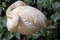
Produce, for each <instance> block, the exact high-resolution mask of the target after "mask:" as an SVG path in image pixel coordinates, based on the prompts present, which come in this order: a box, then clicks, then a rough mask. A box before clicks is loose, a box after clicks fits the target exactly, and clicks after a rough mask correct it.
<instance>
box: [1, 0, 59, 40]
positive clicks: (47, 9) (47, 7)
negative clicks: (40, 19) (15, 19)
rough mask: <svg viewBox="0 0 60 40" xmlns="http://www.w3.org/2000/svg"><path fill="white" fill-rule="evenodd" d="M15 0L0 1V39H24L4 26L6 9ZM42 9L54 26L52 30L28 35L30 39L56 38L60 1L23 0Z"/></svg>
mask: <svg viewBox="0 0 60 40" xmlns="http://www.w3.org/2000/svg"><path fill="white" fill-rule="evenodd" d="M15 1H17V0H1V1H0V40H25V39H24V36H23V35H20V34H19V33H12V32H8V30H7V27H6V9H7V8H8V7H9V5H11V4H12V3H13V2H15ZM23 1H24V2H25V3H26V4H28V5H31V6H34V7H36V8H37V9H39V10H40V11H42V12H43V13H44V14H45V15H46V17H47V18H48V19H49V20H50V21H51V22H52V24H53V25H54V26H55V29H54V30H52V31H51V30H40V31H39V32H36V33H35V34H32V35H31V36H29V39H30V40H57V31H56V29H57V26H58V25H57V24H59V23H60V21H59V20H60V2H58V1H56V0H35V1H36V2H35V1H34V0H23Z"/></svg>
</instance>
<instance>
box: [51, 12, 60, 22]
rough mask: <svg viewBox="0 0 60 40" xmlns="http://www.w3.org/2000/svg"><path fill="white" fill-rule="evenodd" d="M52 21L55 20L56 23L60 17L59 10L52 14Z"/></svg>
mask: <svg viewBox="0 0 60 40" xmlns="http://www.w3.org/2000/svg"><path fill="white" fill-rule="evenodd" d="M51 19H52V21H54V23H56V21H57V20H59V19H60V13H59V12H55V13H54V14H53V15H52V16H51Z"/></svg>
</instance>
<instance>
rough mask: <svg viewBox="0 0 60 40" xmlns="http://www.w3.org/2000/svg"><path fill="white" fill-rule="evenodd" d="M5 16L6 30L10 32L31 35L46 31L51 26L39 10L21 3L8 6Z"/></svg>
mask: <svg viewBox="0 0 60 40" xmlns="http://www.w3.org/2000/svg"><path fill="white" fill-rule="evenodd" d="M6 15H7V29H8V31H10V32H19V33H21V34H23V35H31V34H33V33H35V32H37V31H39V30H41V29H48V28H51V26H52V25H51V23H50V21H49V20H48V19H47V18H46V17H45V15H44V14H43V13H42V12H41V11H40V10H38V9H36V8H34V7H31V6H28V5H26V4H25V3H24V2H23V1H16V2H15V3H13V4H12V5H11V6H9V7H8V9H7V11H6Z"/></svg>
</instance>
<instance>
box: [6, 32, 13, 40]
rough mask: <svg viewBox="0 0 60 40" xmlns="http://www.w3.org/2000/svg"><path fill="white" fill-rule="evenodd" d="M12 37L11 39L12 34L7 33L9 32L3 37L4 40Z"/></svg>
mask: <svg viewBox="0 0 60 40" xmlns="http://www.w3.org/2000/svg"><path fill="white" fill-rule="evenodd" d="M12 37H13V34H12V33H9V32H8V33H6V35H5V38H6V40H10V39H11V38H12Z"/></svg>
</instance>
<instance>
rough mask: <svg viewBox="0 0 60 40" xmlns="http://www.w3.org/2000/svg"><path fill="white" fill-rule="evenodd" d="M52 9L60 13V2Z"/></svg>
mask: <svg viewBox="0 0 60 40" xmlns="http://www.w3.org/2000/svg"><path fill="white" fill-rule="evenodd" d="M52 8H53V10H54V11H55V12H60V2H55V3H54V4H53V5H52Z"/></svg>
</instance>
